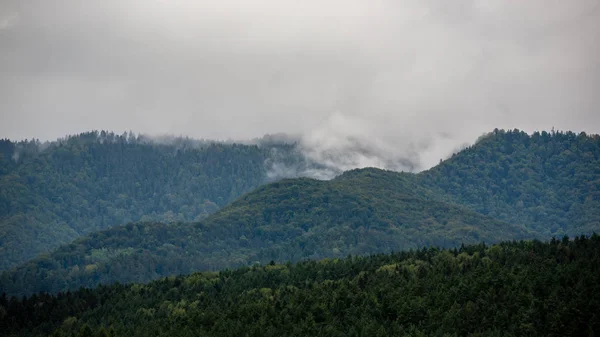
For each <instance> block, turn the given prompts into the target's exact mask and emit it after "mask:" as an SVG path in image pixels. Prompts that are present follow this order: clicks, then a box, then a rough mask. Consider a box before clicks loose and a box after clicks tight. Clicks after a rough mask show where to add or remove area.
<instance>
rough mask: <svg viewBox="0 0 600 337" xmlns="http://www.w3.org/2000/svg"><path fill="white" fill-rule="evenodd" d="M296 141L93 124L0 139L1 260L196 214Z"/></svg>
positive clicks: (225, 198) (238, 188) (260, 172)
mask: <svg viewBox="0 0 600 337" xmlns="http://www.w3.org/2000/svg"><path fill="white" fill-rule="evenodd" d="M291 149H292V146H291V145H286V144H283V143H279V144H269V146H262V147H260V146H257V145H239V144H226V143H214V142H208V141H194V140H189V139H178V138H173V139H169V141H168V142H166V141H163V142H155V141H152V140H151V139H147V138H144V137H142V136H134V135H133V134H131V133H129V134H123V135H115V134H113V133H107V132H104V131H103V132H90V133H84V134H81V135H78V136H72V137H67V138H65V139H61V140H59V141H57V142H53V143H44V144H42V143H40V142H39V141H35V140H33V141H22V142H17V143H13V142H10V141H8V140H2V141H0V270H3V269H7V268H9V267H14V266H16V265H18V264H21V263H23V262H25V261H27V260H29V259H31V258H33V257H35V256H36V255H38V254H39V253H42V252H48V251H50V250H52V249H54V248H56V247H58V245H60V244H62V243H68V242H71V241H73V240H74V239H76V238H78V237H80V236H82V235H84V234H87V233H90V232H93V231H97V230H102V229H107V228H111V227H114V226H117V225H123V224H126V223H129V222H133V221H161V222H174V221H194V220H196V221H197V220H199V219H202V218H204V217H206V216H207V215H208V214H211V213H213V212H215V211H216V210H217V209H219V208H220V207H222V206H224V205H226V204H227V203H229V202H231V201H232V200H234V199H235V198H237V197H238V196H240V195H241V194H243V193H245V192H248V191H250V190H251V189H253V188H255V187H257V186H259V185H260V184H263V183H265V182H266V181H267V180H266V179H267V175H266V171H267V170H266V167H265V161H266V160H267V159H269V158H270V157H271V156H272V154H273V152H274V150H277V154H278V158H280V159H281V158H283V159H282V160H285V159H286V158H287V157H290V158H291V157H294V155H289V156H288V155H287V154H289V153H290V152H289V151H290V150H291Z"/></svg>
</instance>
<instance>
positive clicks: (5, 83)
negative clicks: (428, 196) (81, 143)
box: [0, 0, 600, 172]
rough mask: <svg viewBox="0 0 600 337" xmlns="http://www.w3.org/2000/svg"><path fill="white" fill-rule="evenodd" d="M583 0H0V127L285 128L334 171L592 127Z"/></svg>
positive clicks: (598, 74)
mask: <svg viewBox="0 0 600 337" xmlns="http://www.w3.org/2000/svg"><path fill="white" fill-rule="evenodd" d="M599 3H600V1H598V0H574V1H552V2H548V1H545V0H528V1H505V0H491V1H490V0H487V1H483V0H457V1H446V0H382V1H375V2H373V1H362V0H345V1H342V0H324V1H292V0H277V1H275V0H258V1H252V2H248V1H241V0H221V1H208V0H204V1H196V0H181V1H161V0H105V1H92V2H82V1H78V0H56V1H37V0H4V1H2V3H0V27H4V28H3V29H2V30H1V31H0V46H2V48H0V73H1V74H2V76H0V114H1V116H0V117H1V119H2V122H1V123H0V137H9V138H12V139H23V138H32V137H36V138H40V139H42V140H51V139H56V138H58V137H61V136H63V135H65V134H75V133H79V132H82V131H86V130H92V129H107V130H115V131H118V130H134V131H136V132H140V133H144V134H155V135H157V134H175V135H186V136H190V137H193V138H198V139H218V140H227V139H237V140H239V139H253V138H256V137H261V136H262V135H263V134H277V133H284V134H293V135H298V139H299V145H298V146H299V147H300V148H302V151H303V153H305V154H306V157H307V158H308V159H309V160H312V161H314V162H318V163H320V165H321V167H324V168H327V169H328V170H330V171H331V172H335V171H336V170H340V169H347V168H353V167H361V166H378V167H384V168H390V169H396V170H405V171H419V170H422V169H426V168H428V167H431V166H432V165H435V164H436V163H438V162H439V160H440V159H443V158H446V157H447V156H448V155H449V154H451V153H452V151H455V150H456V149H457V148H459V147H460V146H462V145H463V144H464V143H469V144H472V143H473V142H474V141H475V140H476V139H477V138H478V137H479V136H480V135H481V134H483V133H486V132H489V131H491V130H493V129H494V128H509V129H512V128H519V129H523V130H525V131H529V132H532V131H535V130H544V129H545V130H550V129H551V128H552V127H555V128H556V129H561V130H573V131H575V132H579V131H586V132H588V133H599V132H600V114H599V113H598V106H600V96H599V95H598V92H599V89H600V62H599V60H600V57H599V55H600V40H599V39H598V31H600V10H599V8H600V6H599ZM6 13H8V14H6ZM11 13H19V14H18V15H17V16H16V19H14V18H13V19H7V18H9V17H12V16H11V15H12V14H11ZM17 23H18V24H17ZM280 169H281V170H282V172H283V171H284V170H283V168H280Z"/></svg>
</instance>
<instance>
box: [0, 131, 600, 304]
mask: <svg viewBox="0 0 600 337" xmlns="http://www.w3.org/2000/svg"><path fill="white" fill-rule="evenodd" d="M92 143H94V142H92ZM275 144H277V143H272V144H271V145H270V146H271V150H270V151H271V155H272V152H273V151H272V149H273V146H275ZM144 146H146V145H144ZM221 146H222V147H223V148H224V150H219V151H222V152H226V153H227V151H229V150H231V151H233V149H238V151H242V153H245V152H243V151H245V150H249V149H251V150H252V151H258V152H259V153H260V151H264V148H261V147H244V146H233V145H211V147H210V148H214V149H215V151H216V149H219V148H220V147H221ZM281 146H282V147H281V148H282V149H283V150H282V151H280V153H284V154H285V153H286V152H285V151H291V150H290V148H289V147H288V148H286V147H285V146H283V145H281ZM286 149H287V150H286ZM249 151H250V150H249ZM220 153H221V152H220ZM290 153H291V152H290ZM231 156H232V159H231V160H232V161H235V160H236V159H235V158H237V157H235V154H231ZM217 157H218V156H217ZM219 158H220V157H219ZM272 158H273V157H271V159H272ZM281 158H287V159H285V160H288V163H287V164H289V165H292V166H293V165H296V164H298V163H299V162H300V161H301V159H298V157H297V156H285V155H284V156H280V157H279V159H278V160H281ZM599 158H600V137H598V136H597V135H595V136H588V135H585V134H579V135H576V134H573V133H570V132H568V133H560V132H553V133H545V132H544V133H535V134H533V135H531V136H530V135H527V134H525V133H523V132H519V131H502V130H496V131H494V132H492V133H490V134H489V135H487V136H485V137H482V138H481V139H480V140H479V141H478V142H477V143H476V144H475V145H473V146H472V147H469V148H467V149H465V150H463V151H461V152H459V153H457V154H456V155H454V156H453V157H452V158H450V159H449V160H446V161H444V162H442V163H441V164H440V165H438V166H436V167H434V168H432V169H431V170H428V171H426V172H422V173H419V174H413V173H396V172H390V171H383V170H377V169H361V170H353V171H349V172H346V173H344V174H342V175H340V176H339V177H337V178H335V179H333V180H331V181H317V180H312V179H306V178H302V179H289V180H283V181H279V182H275V183H271V184H268V185H266V186H263V187H260V188H258V189H256V190H254V191H253V192H251V193H248V194H246V195H244V196H242V197H241V198H239V199H237V200H235V201H234V202H232V203H231V204H229V205H228V206H226V207H224V208H223V209H222V210H220V211H219V212H217V213H215V214H214V215H211V216H209V217H208V218H205V219H202V220H200V221H196V222H192V223H188V222H173V223H157V222H142V223H130V224H128V225H126V226H119V227H115V228H112V229H109V230H104V231H100V232H94V233H91V234H90V235H88V236H86V237H84V238H81V239H79V240H77V241H75V242H73V243H71V244H68V245H63V246H61V247H60V248H58V249H57V250H55V251H54V252H52V253H50V254H43V255H41V256H39V257H37V258H36V259H34V260H31V261H30V262H28V263H25V264H22V265H20V266H19V267H17V268H13V269H12V270H10V271H7V272H4V273H2V274H1V275H0V292H7V293H8V294H18V295H21V294H31V293H34V292H38V291H49V292H58V291H64V290H67V289H77V288H78V287H79V286H85V287H93V286H96V285H97V284H99V283H110V282H114V281H119V282H146V281H149V280H152V279H156V278H159V277H164V276H169V275H178V274H187V273H190V272H193V271H198V270H219V269H222V268H225V267H238V266H246V265H252V264H254V263H257V262H258V263H266V262H268V261H270V260H274V261H277V262H285V261H300V260H302V259H306V258H311V259H319V258H325V257H343V256H346V255H347V254H353V255H356V254H359V255H360V254H371V253H378V252H390V251H393V250H394V251H399V250H404V249H410V248H420V247H425V246H438V247H455V246H458V245H460V244H461V243H477V242H482V241H483V242H486V243H493V242H498V241H500V240H512V239H528V238H529V239H530V238H547V237H550V236H559V237H560V236H562V235H565V234H568V235H571V236H578V235H580V234H591V233H592V232H593V231H600V162H599ZM294 161H296V162H294ZM217 162H218V161H217ZM182 165H184V164H182ZM232 165H233V164H232ZM236 165H237V164H236ZM236 165H233V166H236ZM240 165H241V164H239V165H237V166H240ZM182 170H183V169H182ZM263 170H264V167H263ZM184 171H185V170H184ZM186 172H187V171H186ZM257 176H258V175H257ZM186 179H187V178H186ZM182 181H183V180H182ZM258 181H259V180H256V182H257V183H258ZM188 187H189V186H188ZM190 193H191V192H190ZM173 194H174V195H175V198H179V196H180V194H178V193H176V192H173ZM190 195H191V194H190ZM128 200H129V199H128ZM190 200H192V199H190ZM218 206H221V204H218V205H217V207H218ZM167 212H168V211H167ZM140 216H141V217H143V215H141V214H140ZM172 220H181V219H172ZM184 220H187V219H184ZM196 220H198V219H196Z"/></svg>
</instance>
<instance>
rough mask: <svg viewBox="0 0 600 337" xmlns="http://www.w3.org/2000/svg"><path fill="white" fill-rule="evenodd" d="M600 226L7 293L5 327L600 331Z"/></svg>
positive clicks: (291, 332)
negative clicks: (534, 237) (581, 232)
mask: <svg viewBox="0 0 600 337" xmlns="http://www.w3.org/2000/svg"><path fill="white" fill-rule="evenodd" d="M598 270H600V237H599V236H597V235H594V236H592V237H576V238H574V240H568V239H566V238H565V239H562V240H552V241H550V242H547V243H542V242H539V241H521V242H510V243H502V244H497V245H493V246H486V245H483V244H479V245H473V246H463V247H460V248H459V249H456V248H454V249H451V250H439V249H436V248H423V249H419V250H413V251H410V252H397V253H393V254H387V255H383V254H380V255H372V256H368V257H361V256H353V257H348V258H343V259H328V260H321V261H304V262H301V263H298V264H285V265H282V264H275V263H269V264H265V265H262V266H256V265H255V266H252V267H243V268H240V269H236V270H224V271H221V272H205V273H196V274H192V275H189V276H178V277H169V278H164V279H161V280H159V281H154V282H151V283H149V284H128V285H121V284H115V285H110V286H100V287H98V288H95V289H81V290H78V291H75V292H72V293H59V294H57V295H48V294H39V295H33V296H31V297H27V298H16V297H12V298H10V297H6V296H0V315H1V316H0V335H1V336H19V337H28V336H53V337H63V336H64V337H67V336H74V337H89V336H93V337H107V336H114V337H119V336H126V337H137V336H140V337H142V336H143V337H145V336H182V337H183V336H214V337H217V336H232V337H233V336H235V337H237V336H265V337H271V336H272V337H275V336H277V337H278V336H350V337H354V336H356V337H358V336H375V337H378V336H440V337H443V336H473V337H475V336H507V337H510V336H544V337H545V336H597V335H598V332H600V315H598V313H599V312H600V273H598Z"/></svg>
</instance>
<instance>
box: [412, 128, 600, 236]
mask: <svg viewBox="0 0 600 337" xmlns="http://www.w3.org/2000/svg"><path fill="white" fill-rule="evenodd" d="M418 176H419V178H420V182H421V183H422V184H423V185H424V186H426V187H428V188H430V189H433V190H435V191H438V192H439V193H440V194H441V195H444V197H445V198H446V200H451V201H452V202H455V203H459V204H462V205H465V206H467V207H469V208H471V209H473V210H475V211H477V212H480V213H482V214H486V215H489V216H491V217H494V218H497V219H500V220H504V221H508V222H511V223H517V224H523V225H525V226H527V227H528V228H530V229H532V230H534V231H536V232H539V233H541V234H542V235H545V236H549V235H559V236H561V235H563V234H568V235H578V234H581V233H591V232H592V231H598V229H599V228H600V136H598V135H587V134H585V133H583V132H582V133H580V134H576V133H573V132H554V131H553V132H550V133H549V132H541V133H539V132H535V133H533V134H532V135H528V134H527V133H525V132H522V131H518V130H513V131H504V130H495V131H494V132H492V133H490V134H489V135H487V136H485V137H482V138H481V139H480V140H479V141H478V142H477V143H476V144H475V145H473V146H471V147H469V148H467V149H465V150H463V151H460V152H459V153H457V154H455V155H454V156H452V158H450V159H448V160H446V161H444V162H443V163H441V164H440V165H437V166H435V167H433V168H432V169H430V170H429V171H426V172H422V173H421V174H419V175H418Z"/></svg>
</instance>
